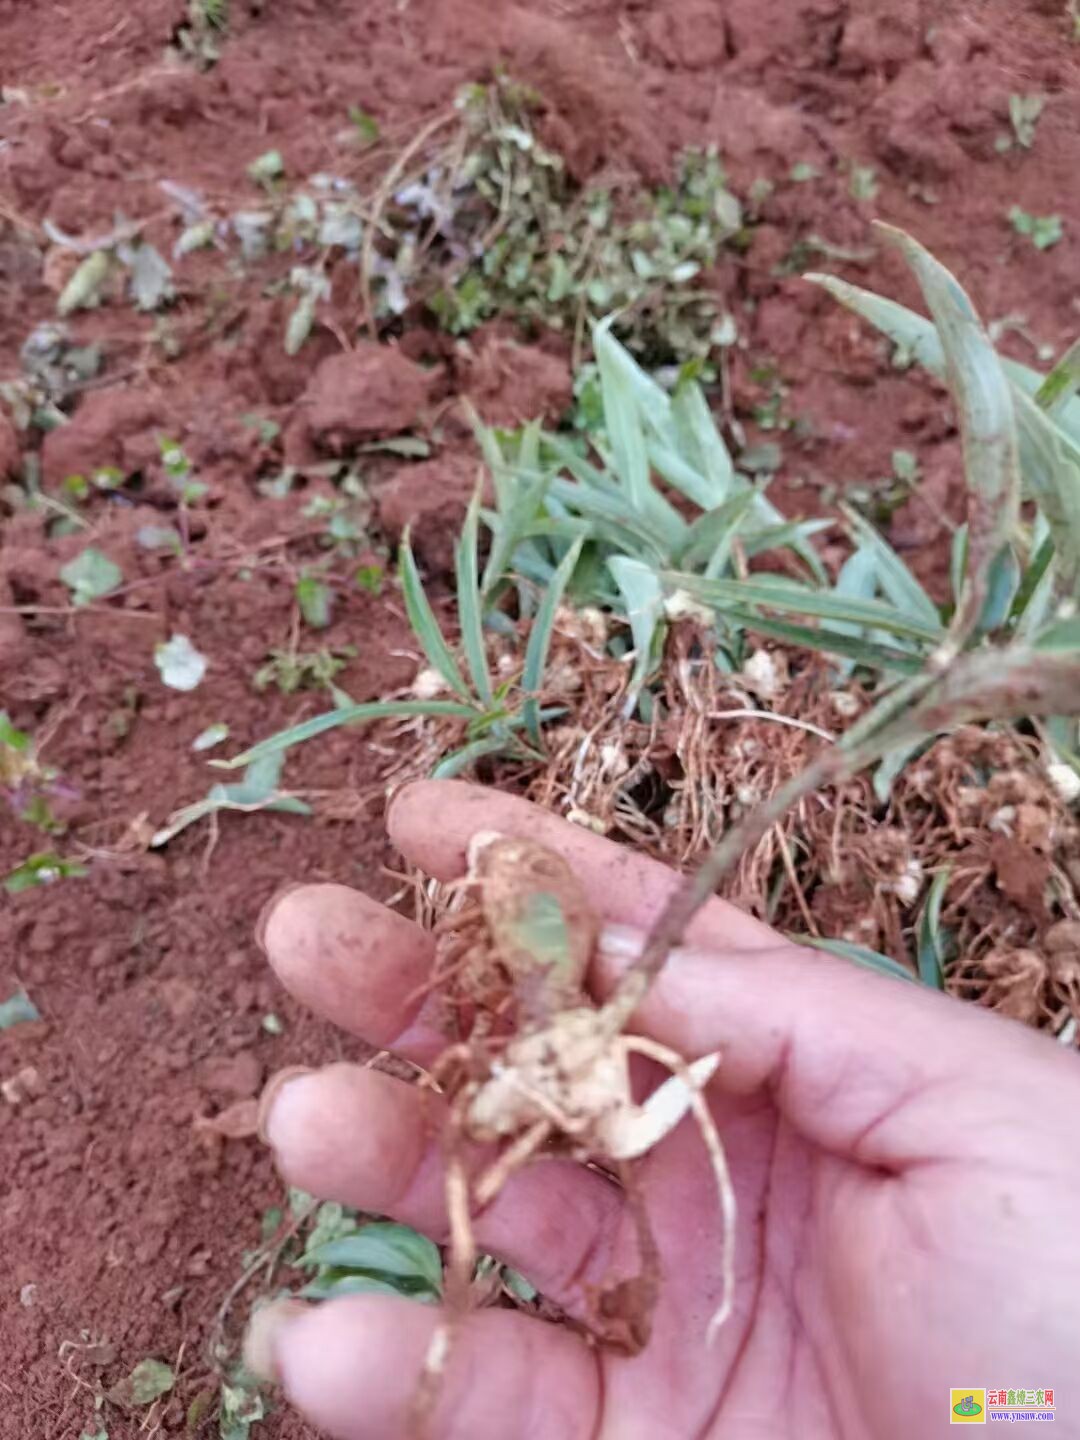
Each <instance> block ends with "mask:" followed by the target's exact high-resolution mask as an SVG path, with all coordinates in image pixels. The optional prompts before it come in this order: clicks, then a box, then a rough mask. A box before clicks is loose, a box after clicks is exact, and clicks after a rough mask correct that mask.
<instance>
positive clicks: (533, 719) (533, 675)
mask: <svg viewBox="0 0 1080 1440" xmlns="http://www.w3.org/2000/svg"><path fill="white" fill-rule="evenodd" d="M583 543H584V541H583V540H581V539H580V538H579V539H577V540H575V541H574V543H573V544H572V545H571V546H570V548H569V550H567V552H566V554H565V555H564V556H563V558H562V560H561V561H560V563H559V567H558V569H557V570H556V571H555V574H554V575H553V576H552V577H551V582H550V584H549V585H548V587H547V589H546V590H545V591H544V598H543V600H542V601H541V602H540V608H539V610H537V612H536V619H535V620H534V621H533V624H532V629H531V630H530V631H529V640H528V644H527V645H526V647H525V665H524V669H523V671H522V676H521V688H522V690H523V691H524V692H525V694H526V695H527V696H528V697H529V698H528V699H527V700H526V702H525V725H526V728H527V730H528V732H529V735H530V736H531V737H532V740H533V743H534V744H536V745H539V743H540V706H539V700H538V699H537V698H536V697H537V695H538V692H539V691H540V689H541V686H542V685H543V683H544V667H545V666H546V664H547V657H548V650H549V648H550V646H551V634H552V631H553V629H554V628H555V612H556V610H557V609H558V608H559V605H560V604H561V603H562V597H563V592H564V591H565V589H566V587H567V585H568V584H569V583H570V577H571V575H573V573H574V566H575V565H576V564H577V562H578V557H579V555H580V554H581V547H582V544H583Z"/></svg>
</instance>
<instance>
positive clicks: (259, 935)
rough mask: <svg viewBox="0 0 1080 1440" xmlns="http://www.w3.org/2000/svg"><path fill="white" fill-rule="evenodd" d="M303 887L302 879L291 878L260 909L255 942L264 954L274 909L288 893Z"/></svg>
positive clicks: (256, 922) (256, 923)
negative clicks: (267, 932)
mask: <svg viewBox="0 0 1080 1440" xmlns="http://www.w3.org/2000/svg"><path fill="white" fill-rule="evenodd" d="M302 888H303V882H302V881H300V880H290V881H288V883H287V884H285V885H280V886H279V887H278V888H277V889H276V890H275V891H274V893H273V894H272V895H271V896H270V899H269V900H267V902H266V904H265V905H264V906H263V907H262V909H261V910H260V911H259V918H258V919H257V920H256V921H255V944H256V945H257V946H258V947H259V949H260V950H261V951H262V953H263V954H264V955H265V954H266V931H267V928H268V926H269V924H270V920H271V917H272V916H273V914H274V911H275V910H276V909H277V907H278V906H279V905H280V904H281V902H282V900H284V899H285V897H286V895H291V894H292V892H293V891H294V890H301V889H302Z"/></svg>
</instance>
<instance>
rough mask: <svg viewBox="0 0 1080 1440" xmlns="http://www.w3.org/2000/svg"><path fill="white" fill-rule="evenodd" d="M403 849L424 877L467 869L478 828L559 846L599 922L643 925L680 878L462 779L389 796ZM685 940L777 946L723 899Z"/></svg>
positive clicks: (705, 911) (772, 935) (764, 929)
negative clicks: (425, 872)
mask: <svg viewBox="0 0 1080 1440" xmlns="http://www.w3.org/2000/svg"><path fill="white" fill-rule="evenodd" d="M387 824H388V826H389V830H390V835H391V838H392V839H393V841H394V843H395V844H396V845H397V846H398V847H399V848H400V849H401V850H402V851H403V853H404V854H405V855H406V856H407V857H408V858H409V859H410V860H412V861H414V862H415V863H416V864H417V865H419V866H420V867H421V868H422V869H423V870H426V871H427V873H428V874H429V875H434V876H436V877H437V878H438V879H439V880H452V879H455V878H456V877H457V876H459V875H463V874H464V873H465V868H466V852H467V849H468V844H469V840H470V839H471V838H472V836H473V835H475V834H476V833H477V832H478V831H482V830H494V831H498V832H500V833H502V834H504V835H515V836H523V837H527V838H529V839H532V840H536V841H539V842H540V843H541V844H543V845H548V846H550V847H551V848H552V849H553V850H558V851H559V852H560V853H561V854H562V855H564V856H565V857H566V859H567V860H569V862H570V863H571V865H572V866H573V867H574V869H575V871H576V872H577V873H578V875H579V876H580V877H581V879H582V880H583V882H584V884H585V886H586V888H587V889H588V891H589V894H590V897H591V899H592V900H593V903H594V904H595V905H596V907H597V909H598V910H599V911H600V913H601V914H602V916H603V917H604V919H606V920H614V921H618V922H620V923H622V924H626V925H635V926H637V927H639V928H641V929H647V928H648V927H649V925H650V924H651V923H652V922H653V920H655V918H656V917H657V915H658V914H659V912H660V910H661V909H662V908H663V905H664V902H665V901H666V900H667V898H668V897H669V896H670V894H671V892H672V890H673V889H674V887H675V886H677V885H678V884H679V883H680V877H679V876H678V875H677V874H676V873H675V871H673V870H671V869H669V868H668V867H667V866H666V865H662V864H660V863H659V862H658V861H656V860H650V859H649V858H648V857H647V856H644V855H640V854H638V852H637V851H635V850H633V849H631V848H630V847H629V846H626V845H618V844H616V843H615V842H614V841H611V840H605V839H604V838H603V837H602V836H600V835H594V834H593V833H592V832H591V831H589V830H585V829H583V828H582V827H581V826H579V825H571V824H570V823H569V821H566V820H563V819H561V818H560V817H559V816H557V815H552V814H551V813H550V812H548V811H546V810H541V809H540V808H539V807H538V806H536V805H532V804H530V803H529V801H527V800H522V799H521V798H520V797H518V796H516V795H506V794H504V793H503V792H502V791H499V790H491V789H487V788H485V787H484V786H481V785H470V784H468V783H467V782H466V781H463V780H418V781H416V782H415V783H414V784H412V785H408V786H406V787H405V789H404V790H402V791H401V792H400V793H399V794H398V795H397V796H396V797H395V799H394V803H393V805H392V806H391V808H390V813H389V816H388V818H387ZM687 939H688V941H689V942H690V943H692V944H696V945H708V946H712V947H714V948H717V949H723V950H763V949H768V948H770V947H772V946H775V945H776V943H777V936H776V932H775V931H774V930H771V929H770V928H769V926H768V925H765V924H763V923H762V922H761V921H760V920H756V919H754V917H753V916H752V915H746V914H744V913H743V912H742V911H741V910H738V909H736V908H735V906H734V905H729V904H728V903H727V902H726V901H724V900H719V899H717V900H711V901H709V903H708V904H707V905H705V906H704V907H703V908H702V909H701V911H699V913H698V914H697V915H696V916H695V917H694V919H693V920H692V921H691V923H690V926H689V929H688V931H687Z"/></svg>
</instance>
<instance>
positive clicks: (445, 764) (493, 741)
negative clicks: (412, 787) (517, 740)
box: [431, 735, 512, 780]
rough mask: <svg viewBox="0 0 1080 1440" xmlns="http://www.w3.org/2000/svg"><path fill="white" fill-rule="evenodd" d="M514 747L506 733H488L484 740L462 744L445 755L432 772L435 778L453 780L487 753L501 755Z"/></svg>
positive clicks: (432, 776)
mask: <svg viewBox="0 0 1080 1440" xmlns="http://www.w3.org/2000/svg"><path fill="white" fill-rule="evenodd" d="M511 748H512V746H511V742H510V741H509V740H508V739H507V737H506V736H504V735H487V736H485V737H484V739H482V740H472V741H470V743H469V744H468V745H462V746H460V747H459V748H458V749H457V750H451V751H450V753H449V754H448V755H444V756H443V757H442V759H441V760H440V761H439V763H438V764H437V765H436V766H435V768H434V770H432V772H431V778H432V779H433V780H453V779H454V778H455V777H456V776H458V775H462V774H464V772H465V771H466V770H468V769H469V768H470V767H471V766H472V765H474V764H475V763H476V761H477V760H482V759H483V758H484V756H485V755H500V754H503V753H504V752H507V751H509V750H510V749H511Z"/></svg>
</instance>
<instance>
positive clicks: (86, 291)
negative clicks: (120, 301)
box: [56, 250, 112, 315]
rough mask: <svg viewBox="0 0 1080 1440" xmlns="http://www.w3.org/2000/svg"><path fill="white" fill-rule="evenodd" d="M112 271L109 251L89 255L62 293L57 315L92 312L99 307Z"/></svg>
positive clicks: (57, 306) (57, 303) (97, 251)
mask: <svg viewBox="0 0 1080 1440" xmlns="http://www.w3.org/2000/svg"><path fill="white" fill-rule="evenodd" d="M111 270H112V256H111V254H110V253H109V251H108V250H95V251H94V253H93V254H92V255H88V256H87V257H86V259H85V260H84V261H83V262H82V264H81V265H80V266H79V267H78V269H77V270H76V271H75V273H74V275H72V277H71V279H70V280H69V281H68V283H67V284H66V285H65V286H64V288H63V290H62V291H61V293H60V298H59V300H57V302H56V313H57V314H58V315H71V314H72V313H73V312H74V311H76V310H90V309H93V307H94V306H95V305H99V304H100V303H101V292H102V291H103V289H104V288H105V284H106V282H107V280H108V278H109V274H110V272H111Z"/></svg>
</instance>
